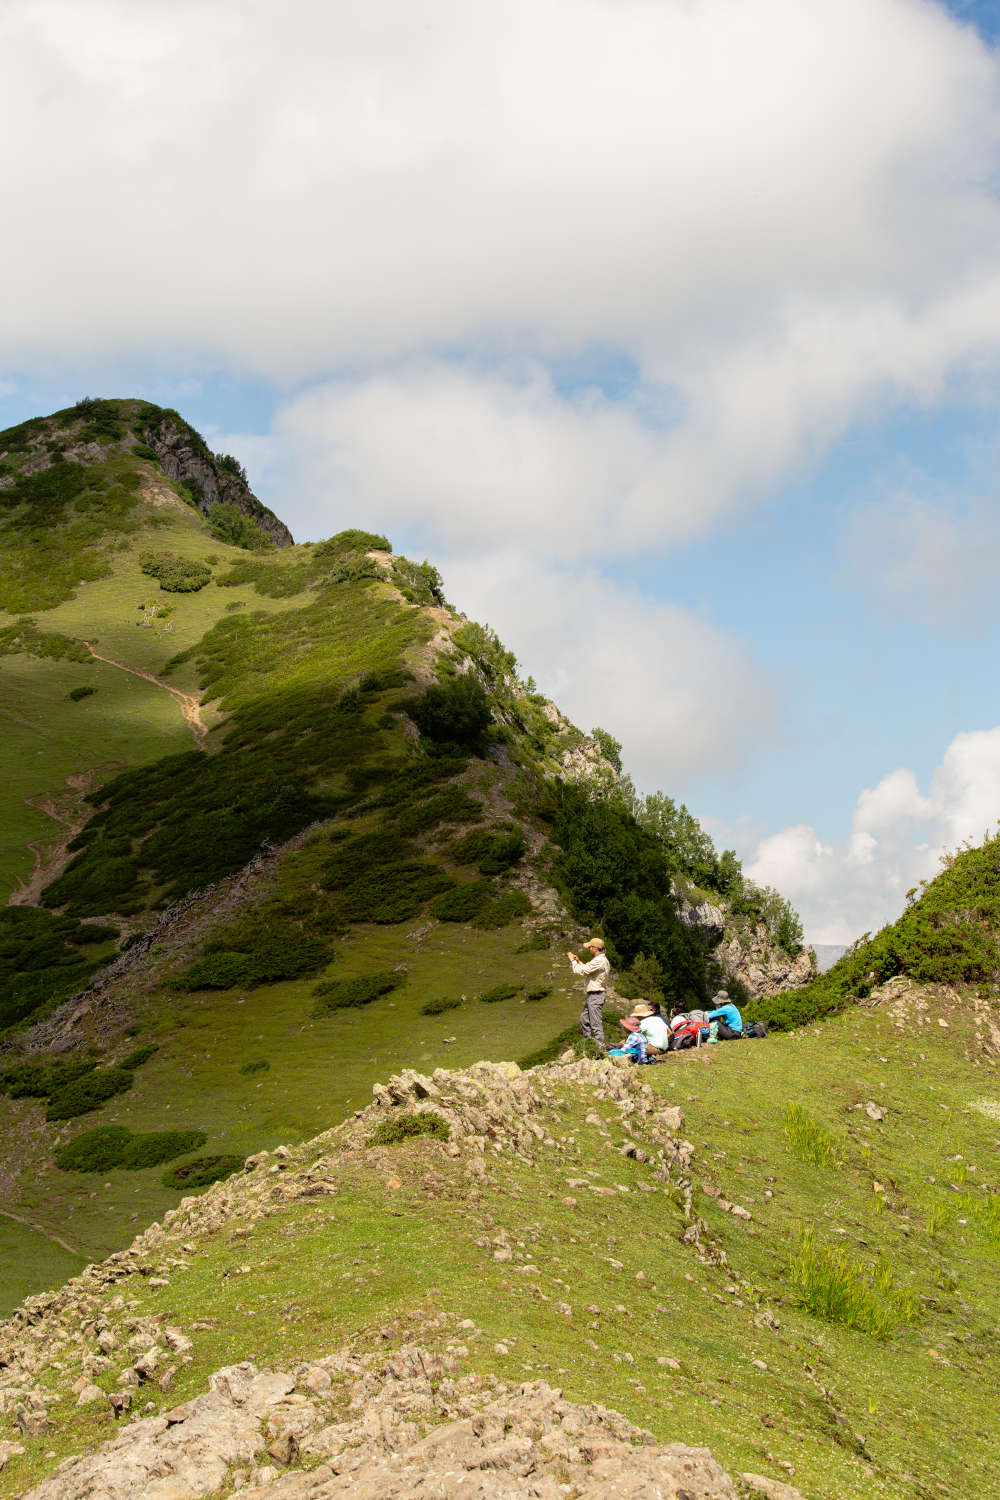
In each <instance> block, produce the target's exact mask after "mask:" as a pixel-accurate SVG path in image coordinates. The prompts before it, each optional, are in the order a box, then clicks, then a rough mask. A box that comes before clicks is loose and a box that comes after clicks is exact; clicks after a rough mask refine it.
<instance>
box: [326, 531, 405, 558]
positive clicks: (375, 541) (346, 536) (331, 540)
mask: <svg viewBox="0 0 1000 1500" xmlns="http://www.w3.org/2000/svg"><path fill="white" fill-rule="evenodd" d="M391 551H392V544H391V543H390V541H389V538H388V537H385V536H382V535H381V533H380V532H377V531H358V530H356V529H354V528H349V529H348V530H347V531H338V532H337V535H336V536H331V537H328V538H327V540H326V541H325V542H317V544H316V546H315V547H314V549H313V556H314V557H318V558H321V559H326V558H329V557H340V556H341V555H342V554H343V553H345V552H391Z"/></svg>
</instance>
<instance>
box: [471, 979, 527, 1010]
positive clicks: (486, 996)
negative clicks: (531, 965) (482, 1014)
mask: <svg viewBox="0 0 1000 1500" xmlns="http://www.w3.org/2000/svg"><path fill="white" fill-rule="evenodd" d="M521 988H522V987H521V985H519V984H495V985H494V986H493V988H492V989H491V990H483V993H482V994H481V995H480V996H479V999H480V1000H481V1001H482V1003H483V1004H484V1005H496V1004H497V1002H498V1001H500V1000H513V999H514V996H515V995H519V994H520V993H521Z"/></svg>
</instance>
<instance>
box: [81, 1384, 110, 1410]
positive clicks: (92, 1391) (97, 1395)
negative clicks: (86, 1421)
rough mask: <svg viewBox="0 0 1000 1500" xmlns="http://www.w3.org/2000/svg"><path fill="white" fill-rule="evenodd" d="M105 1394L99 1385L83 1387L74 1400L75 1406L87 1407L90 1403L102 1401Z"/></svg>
mask: <svg viewBox="0 0 1000 1500" xmlns="http://www.w3.org/2000/svg"><path fill="white" fill-rule="evenodd" d="M104 1399H105V1392H104V1391H102V1390H101V1387H100V1386H99V1385H85V1386H84V1387H83V1389H82V1390H81V1391H80V1393H79V1395H78V1396H77V1398H76V1404H77V1406H89V1405H90V1403H91V1402H92V1401H103V1400H104Z"/></svg>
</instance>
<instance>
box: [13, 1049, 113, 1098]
mask: <svg viewBox="0 0 1000 1500" xmlns="http://www.w3.org/2000/svg"><path fill="white" fill-rule="evenodd" d="M96 1067H97V1059H96V1058H94V1057H80V1058H73V1059H69V1060H66V1061H63V1062H53V1061H52V1060H51V1059H50V1058H47V1057H33V1058H29V1059H26V1060H25V1061H24V1062H10V1063H6V1064H4V1066H3V1067H2V1068H0V1093H2V1094H7V1095H8V1097H9V1098H11V1099H47V1098H48V1097H49V1096H50V1095H51V1094H55V1093H58V1092H59V1090H60V1089H63V1088H65V1087H66V1086H67V1084H70V1083H73V1082H75V1080H76V1079H77V1078H82V1077H83V1076H84V1074H86V1073H92V1072H93V1071H94V1069H95V1068H96Z"/></svg>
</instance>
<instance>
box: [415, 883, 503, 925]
mask: <svg viewBox="0 0 1000 1500" xmlns="http://www.w3.org/2000/svg"><path fill="white" fill-rule="evenodd" d="M492 896H493V882H492V881H491V880H469V881H466V882H465V884H464V885H456V886H453V888H452V889H451V890H449V891H445V892H444V893H443V894H442V895H440V896H438V897H436V898H435V900H433V901H432V902H431V907H430V909H431V915H432V916H434V917H437V919H438V921H439V922H471V921H472V920H473V919H474V918H475V917H477V916H478V915H479V913H480V912H481V911H482V910H483V909H484V908H485V906H486V904H487V902H488V901H489V900H490V899H491V898H492Z"/></svg>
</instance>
